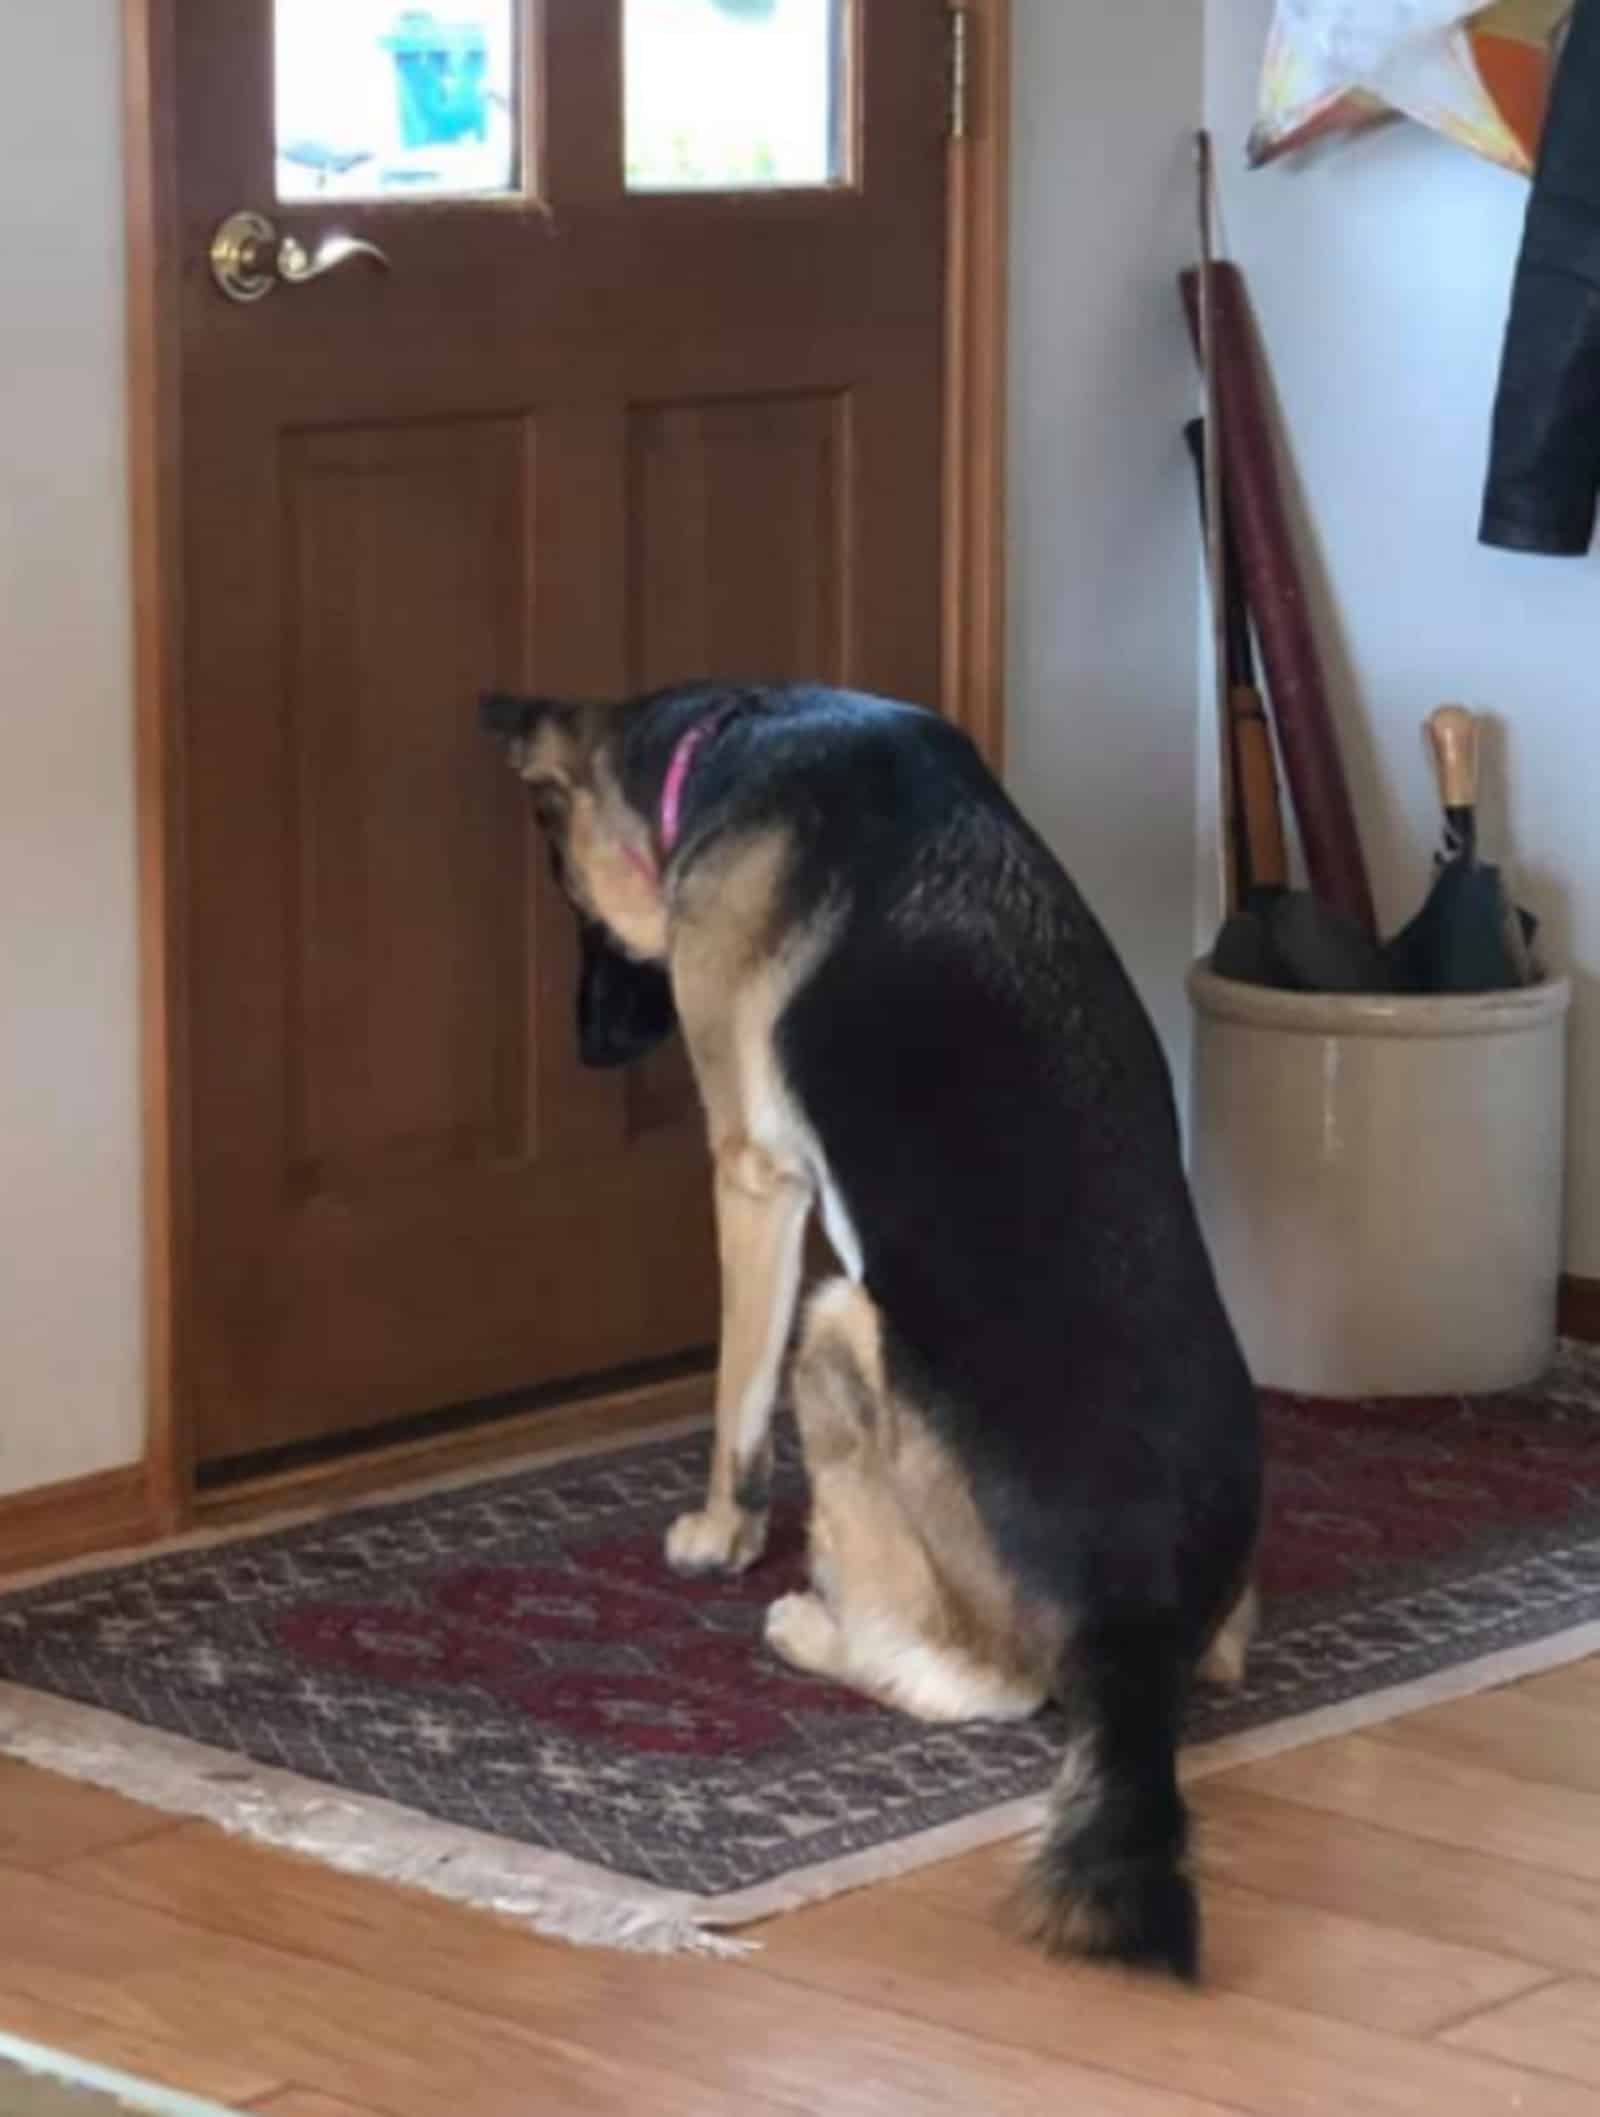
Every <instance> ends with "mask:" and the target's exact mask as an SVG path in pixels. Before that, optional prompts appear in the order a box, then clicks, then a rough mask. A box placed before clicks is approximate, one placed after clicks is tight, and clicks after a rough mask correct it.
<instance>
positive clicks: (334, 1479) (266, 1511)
mask: <svg viewBox="0 0 1600 2117" xmlns="http://www.w3.org/2000/svg"><path fill="white" fill-rule="evenodd" d="M711 1396H712V1376H711V1371H710V1369H709V1368H708V1369H707V1370H706V1371H705V1372H704V1373H703V1374H699V1373H697V1374H691V1375H683V1376H679V1377H677V1378H675V1379H674V1380H672V1381H670V1382H655V1383H650V1384H647V1385H644V1386H641V1387H638V1388H634V1389H626V1390H613V1391H611V1392H609V1393H608V1394H606V1395H605V1396H597V1397H589V1398H585V1399H583V1400H581V1401H579V1402H576V1403H573V1404H570V1405H554V1406H549V1407H547V1408H545V1409H542V1410H537V1411H527V1412H519V1413H514V1414H512V1415H511V1416H509V1417H505V1418H497V1419H495V1420H494V1421H493V1422H492V1423H491V1424H486V1425H482V1426H468V1427H463V1428H461V1429H460V1430H459V1431H457V1432H453V1433H443V1434H434V1435H431V1436H430V1437H429V1438H428V1439H426V1440H420V1441H402V1442H398V1443H396V1444H395V1445H393V1446H391V1447H388V1448H383V1447H375V1448H371V1449H363V1450H362V1451H361V1453H360V1454H358V1455H347V1456H340V1457H338V1458H336V1459H334V1460H331V1461H328V1462H325V1463H311V1464H307V1465H304V1466H303V1467H301V1468H298V1469H295V1470H286V1471H283V1472H281V1473H279V1474H278V1475H276V1476H272V1477H261V1478H254V1479H251V1480H250V1481H249V1482H248V1483H241V1484H238V1485H230V1486H228V1487H226V1488H224V1489H222V1490H218V1491H214V1492H202V1493H200V1494H198V1495H197V1497H196V1500H195V1504H194V1510H193V1523H194V1526H195V1527H197V1528H202V1529H218V1528H225V1527H228V1526H230V1525H232V1524H233V1523H236V1522H251V1521H256V1520H259V1519H261V1518H263V1517H266V1516H270V1515H275V1514H283V1513H286V1512H294V1511H296V1510H298V1509H300V1508H302V1507H324V1506H327V1507H334V1506H342V1505H344V1504H345V1503H346V1502H348V1501H351V1500H360V1499H370V1498H373V1497H382V1495H383V1494H385V1493H389V1492H395V1493H398V1492H400V1491H401V1490H402V1489H404V1488H406V1487H410V1486H416V1485H419V1484H425V1483H427V1482H428V1481H429V1480H431V1479H433V1478H439V1479H446V1478H452V1477H457V1476H460V1475H462V1474H463V1473H466V1472H471V1471H478V1470H482V1471H493V1470H494V1469H495V1468H496V1467H497V1466H498V1465H505V1466H507V1467H510V1466H511V1465H512V1464H514V1463H526V1462H527V1461H528V1460H529V1459H530V1458H537V1457H538V1456H540V1455H543V1454H545V1453H547V1452H548V1453H552V1454H553V1453H554V1452H556V1451H557V1450H566V1449H571V1448H582V1447H585V1446H588V1445H589V1444H591V1443H593V1444H594V1445H596V1446H601V1445H606V1446H620V1445H621V1444H622V1443H624V1442H626V1441H632V1440H642V1439H644V1438H645V1436H646V1435H648V1434H650V1433H652V1432H654V1431H655V1429H656V1428H657V1427H660V1426H667V1425H671V1424H673V1423H674V1422H676V1421H678V1420H682V1419H687V1418H692V1417H693V1416H694V1415H695V1414H696V1413H698V1412H705V1413H707V1414H708V1415H709V1412H710V1409H711Z"/></svg>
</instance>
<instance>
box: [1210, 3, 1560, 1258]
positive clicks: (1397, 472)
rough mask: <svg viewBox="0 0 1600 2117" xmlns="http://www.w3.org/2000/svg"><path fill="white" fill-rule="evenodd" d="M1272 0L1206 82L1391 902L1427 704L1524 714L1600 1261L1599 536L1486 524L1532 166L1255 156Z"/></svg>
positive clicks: (1546, 905) (1523, 860) (1367, 818)
mask: <svg viewBox="0 0 1600 2117" xmlns="http://www.w3.org/2000/svg"><path fill="white" fill-rule="evenodd" d="M1270 15H1271V0H1209V4H1208V7H1207V27H1208V49H1207V54H1206V108H1207V116H1208V122H1209V123H1210V124H1211V126H1212V127H1213V129H1214V131H1215V133H1216V135H1217V139H1218V152H1219V158H1220V163H1221V167H1222V170H1223V172H1224V217H1225V222H1226V235H1227V241H1228V245H1229V248H1230V249H1231V252H1232V254H1233V255H1234V256H1235V257H1236V258H1237V259H1238V261H1239V263H1240V264H1241V265H1242V267H1243V268H1244V271H1245V273H1246V275H1247V278H1248V281H1249V285H1250V291H1251V295H1252V298H1253V301H1254V304H1255V308H1256V313H1257V317H1258V320H1259V322H1260V325H1261V327H1262V331H1263V334H1264V337H1265V341H1266V346H1267V353H1268V358H1269V361H1270V363H1271V367H1272V372H1273V377H1274V380H1275V383H1276V386H1277V391H1278V395H1279V399H1280V401H1281V405H1282V409H1283V414H1284V419H1285V422H1286V426H1287V430H1288V433H1289V435H1290V436H1291V446H1292V453H1293V458H1294V464H1295V468H1296V470H1297V472H1298V477H1299V482H1300V485H1301V487H1302V489H1303V492H1304V496H1305V499H1306V502H1307V506H1308V511H1309V515H1310V519H1311V522H1312V524H1313V525H1314V534H1315V546H1316V549H1317V553H1318V556H1319V559H1320V568H1321V572H1322V576H1323V592H1324V616H1325V617H1327V618H1328V619H1329V623H1328V624H1327V625H1326V626H1325V628H1324V632H1325V637H1327V638H1328V639H1329V641H1330V643H1331V644H1332V646H1333V647H1334V650H1335V651H1334V656H1333V666H1332V675H1333V678H1334V683H1335V690H1336V702H1337V705H1338V708H1339V711H1340V715H1341V727H1342V732H1343V736H1344V741H1345V748H1346V755H1347V758H1348V759H1349V760H1350V762H1351V764H1352V767H1353V780H1354V793H1355V797H1356V800H1357V803H1358V805H1359V809H1360V814H1361V820H1362V825H1363V829H1364V833H1365V837H1366V841H1367V846H1368V856H1369V858H1370V859H1371V861H1372V863H1373V867H1374V871H1375V880H1376V884H1377V888H1378V892H1379V896H1380V899H1381V909H1382V911H1383V912H1384V913H1385V915H1386V916H1387V918H1388V919H1389V920H1391V921H1393V920H1397V919H1398V918H1400V917H1401V916H1402V915H1404V914H1405V913H1407V912H1408V911H1409V909H1410V908H1411V906H1412V904H1413V902H1414V901H1415V899H1416V896H1417V893H1418V891H1419V889H1420V887H1421V886H1422V884H1423V882H1424V880H1425V877H1426V852H1427V849H1428V848H1429V846H1430V845H1431V842H1432V838H1433V833H1434V831H1435V827H1436V825H1435V818H1436V811H1435V809H1434V807H1433V795H1432V787H1431V782H1430V780H1429V777H1428V775H1427V772H1426V770H1425V767H1424V762H1423V757H1422V749H1421V738H1420V735H1419V733H1418V729H1419V725H1420V722H1421V720H1422V718H1423V716H1424V715H1425V714H1426V713H1427V712H1429V711H1430V710H1431V709H1432V708H1433V707H1434V706H1435V705H1438V704H1440V703H1442V702H1444V701H1445V700H1447V699H1455V700H1460V701H1461V702H1463V703H1465V704H1469V705H1472V706H1474V707H1475V708H1478V709H1480V710H1482V711H1485V712H1491V713H1494V714H1496V715H1498V716H1501V718H1502V720H1503V723H1504V726H1503V731H1502V734H1503V745H1504V763H1503V776H1504V783H1505V809H1504V810H1503V812H1502V814H1501V817H1500V818H1499V819H1498V822H1499V827H1500V835H1502V836H1503V842H1504V844H1505V845H1507V846H1508V847H1509V848H1510V850H1511V852H1512V853H1513V855H1514V857H1515V861H1516V870H1517V876H1518V880H1519V884H1520V885H1521V887H1522V891H1523V894H1524V896H1525V898H1526V900H1527V901H1528V902H1529V904H1530V905H1531V906H1532V907H1533V908H1534V909H1535V910H1536V911H1537V912H1538V913H1539V914H1540V916H1541V917H1542V919H1543V920H1544V921H1545V925H1546V932H1547V935H1548V939H1549V946H1550V954H1551V956H1552V958H1553V960H1554V962H1555V963H1556V964H1557V965H1558V966H1560V967H1562V968H1567V969H1571V970H1573V971H1574V972H1575V973H1576V978H1577V984H1578V1011H1577V1020H1576V1023H1575V1029H1574V1038H1573V1047H1572V1054H1573V1085H1572V1094H1571V1100H1570V1132H1569V1140H1570V1144H1569V1244H1568V1266H1569V1269H1570V1270H1572V1271H1574V1272H1578V1273H1582V1274H1585V1275H1600V985H1597V977H1600V838H1597V832H1596V826H1595V821H1594V816H1595V801H1596V793H1597V789H1600V558H1595V557H1590V558H1589V559H1586V560H1583V561H1572V560H1559V559H1537V558H1526V557H1518V556H1514V555H1512V554H1509V553H1504V552H1496V551H1490V550H1487V549H1484V548H1483V547H1481V546H1479V545H1478V543H1477V542H1476V534H1477V521H1478V503H1479V498H1480V495H1481V490H1482V482H1483V474H1484V467H1485V463H1486V459H1487V448H1488V436H1489V418H1490V411H1491V407H1492V403H1493V395H1494V385H1495V377H1496V373H1497V368H1498V362H1499V355H1500V345H1501V338H1502V333H1503V330H1504V324H1505V315H1506V306H1507V300H1508V295H1509V288H1510V279H1511V272H1512V268H1513V264H1514V262H1515V257H1516V250H1517V244H1518V240H1519V237H1520V234H1521V228H1522V217H1523V214H1524V212H1525V210H1526V205H1527V199H1528V187H1527V185H1526V183H1525V182H1523V181H1522V180H1520V179H1518V178H1515V177H1512V176H1509V175H1507V174H1505V173H1503V172H1501V171H1499V170H1496V169H1494V168H1491V167H1490V166H1489V165H1488V164H1487V163H1484V162H1482V161H1481V160H1478V159H1477V158H1475V157H1473V156H1470V155H1468V154H1466V153H1465V152H1463V151H1462V150H1460V149H1458V148H1453V147H1450V146H1448V145H1447V144H1445V143H1444V142H1443V141H1441V140H1439V139H1437V138H1435V137H1433V136H1432V135H1430V134H1427V133H1425V132H1423V131H1422V130H1421V129H1420V128H1417V127H1413V126H1404V127H1398V126H1397V127H1394V128H1391V129H1390V130H1389V131H1387V132H1385V133H1383V134H1380V135H1377V136H1374V137H1371V138H1369V139H1367V140H1364V141H1359V142H1355V143H1352V144H1347V145H1344V146H1341V147H1336V148H1333V149H1330V150H1325V151H1323V152H1321V153H1320V154H1317V155H1315V156H1313V157H1311V158H1309V159H1308V160H1306V161H1304V162H1303V163H1301V164H1300V165H1299V166H1287V165H1281V164H1280V165H1277V166H1274V167H1271V168H1268V169H1265V170H1259V171H1255V172H1250V171H1247V170H1246V169H1245V167H1244V165H1243V142H1244V137H1245V134H1246V132H1247V130H1248V128H1249V124H1250V119H1251V115H1252V112H1253V109H1254V103H1255V90H1256V77H1257V69H1258V67H1259V64H1260V58H1261V52H1262V47H1263V44H1264V41H1265V37H1266V29H1267V23H1268V20H1269V18H1270ZM1334 613H1336V615H1334Z"/></svg>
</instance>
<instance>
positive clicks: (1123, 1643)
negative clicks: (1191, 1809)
mask: <svg viewBox="0 0 1600 2117" xmlns="http://www.w3.org/2000/svg"><path fill="white" fill-rule="evenodd" d="M1187 1673H1188V1664H1187V1660H1186V1658H1185V1656H1184V1655H1183V1653H1182V1651H1181V1648H1180V1646H1179V1642H1178V1638H1177V1633H1176V1627H1175V1625H1174V1624H1173V1623H1172V1621H1171V1620H1170V1619H1168V1618H1167V1617H1164V1616H1157V1615H1154V1614H1145V1613H1137V1614H1129V1615H1124V1616H1118V1617H1111V1618H1108V1619H1105V1620H1102V1621H1099V1622H1091V1623H1089V1624H1087V1625H1086V1626H1085V1627H1084V1628H1083V1629H1081V1630H1079V1631H1077V1632H1075V1633H1074V1634H1073V1636H1072V1638H1071V1640H1070V1641H1069V1643H1068V1646H1067V1649H1066V1652H1065V1655H1064V1657H1063V1662H1062V1682H1061V1693H1062V1700H1063V1703H1064V1705H1065V1706H1066V1710H1067V1715H1068V1729H1069V1733H1068V1744H1069V1746H1068V1750H1067V1756H1066V1760H1065V1762H1064V1764H1063V1767H1062V1770H1061V1775H1060V1777H1059V1778H1058V1779H1057V1781H1056V1783H1055V1786H1054V1788H1053V1789H1052V1791H1051V1794H1050V1805H1049V1813H1048V1817H1047V1820H1046V1823H1045V1828H1044V1834H1043V1837H1042V1838H1041V1839H1040V1841H1039V1843H1038V1845H1037V1846H1036V1847H1035V1849H1034V1851H1033V1853H1032V1856H1031V1858H1030V1861H1029V1865H1028V1869H1027V1873H1026V1876H1025V1878H1024V1881H1023V1886H1022V1892H1021V1896H1020V1898H1019V1901H1018V1905H1017V1914H1018V1919H1019V1922H1020V1924H1021V1926H1022V1929H1023V1931H1024V1932H1025V1934H1026V1935H1027V1936H1028V1938H1029V1939H1031V1940H1033V1941H1035V1942H1036V1943H1037V1944H1038V1945H1039V1946H1041V1947H1043V1948H1044V1949H1045V1950H1046V1951H1047V1952H1048V1953H1050V1954H1052V1955H1080V1956H1095V1957H1100V1958H1102V1959H1106V1960H1109V1961H1112V1962H1119V1963H1125V1964H1128V1965H1129V1966H1131V1967H1134V1968H1138V1969H1145V1970H1164V1971H1168V1972H1170V1973H1171V1974H1172V1975H1173V1976H1175V1977H1179V1978H1183V1979H1185V1980H1186V1981H1192V1980H1193V1979H1194V1978H1195V1977H1196V1976H1197V1974H1198V1969H1199V1938H1200V1935H1199V1924H1200V1922H1199V1913H1198V1910H1197V1908H1196V1904H1195V1895H1194V1888H1193V1885H1192V1884H1191V1882H1190V1880H1189V1877H1188V1874H1187V1873H1186V1872H1185V1868H1184V1858H1185V1854H1186V1851H1187V1846H1188V1817H1187V1814H1186V1812H1185V1809H1184V1805H1183V1797H1182V1795H1181V1794H1180V1793H1179V1791H1178V1772H1177V1746H1178V1738H1179V1733H1180V1728H1181V1722H1182V1715H1183V1700H1184V1694H1185V1690H1186V1686H1187Z"/></svg>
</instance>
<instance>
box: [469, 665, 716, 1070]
mask: <svg viewBox="0 0 1600 2117" xmlns="http://www.w3.org/2000/svg"><path fill="white" fill-rule="evenodd" d="M480 710H481V715H482V719H483V724H484V726H485V728H486V729H487V730H488V731H489V732H490V733H491V734H493V735H498V736H500V737H501V738H502V739H503V740H504V741H505V743H506V746H507V751H508V755H509V758H510V762H511V766H512V769H513V770H514V771H515V772H516V773H517V774H518V776H519V777H520V778H521V779H522V780H523V781H524V782H525V784H526V785H527V788H528V792H529V796H530V799H531V801H532V805H533V812H534V815H535V817H536V818H537V819H538V822H539V826H540V828H541V829H542V830H543V832H544V834H545V837H546V839H547V841H548V843H549V847H550V860H551V865H552V868H553V869H554V872H555V876H556V879H557V881H558V882H559V883H560V885H561V888H562V890H563V892H564V893H565V895H566V897H567V899H568V901H569V902H570V904H571V905H572V907H573V910H574V911H575V912H576V913H577V916H578V925H579V937H580V941H581V946H582V963H581V968H580V971H579V980H578V1050H579V1055H580V1056H581V1058H582V1059H583V1062H584V1064H585V1065H587V1066H621V1065H626V1064H627V1063H628V1062H629V1061H630V1060H631V1059H636V1058H642V1057H643V1056H644V1054H645V1053H646V1052H648V1051H651V1050H653V1049H654V1048H655V1047H656V1046H657V1045H658V1044H660V1043H662V1042H664V1041H665V1040H666V1038H667V1037H669V1036H670V1035H671V1034H672V1032H673V1030H674V1029H675V1028H676V1026H677V1015H676V1012H675V1010H674V1008H673V1004H672V988H671V985H670V983H669V981H668V978H667V974H666V971H665V969H664V967H663V959H664V957H665V954H666V912H665V907H664V905H663V903H662V898H661V887H660V881H659V878H658V876H657V874H656V863H655V854H654V847H653V844H652V837H651V829H650V825H649V823H648V822H647V820H646V819H644V818H643V817H641V816H639V815H638V813H637V812H636V811H635V810H634V809H633V808H632V807H631V806H630V805H629V804H628V802H627V801H626V800H625V799H624V798H623V795H622V790H621V787H620V785H619V784H618V780H617V774H616V771H615V769H614V766H613V762H612V757H611V747H612V743H613V741H614V739H615V736H616V733H617V724H618V716H619V714H620V713H621V711H622V710H623V709H621V708H606V707H597V706H577V705H568V704H563V703H559V702H557V701H555V700H552V699H539V698H517V697H509V696H507V695H505V694H504V693H495V694H494V695H492V696H490V697H487V698H485V699H484V700H483V702H482V706H481V709H480Z"/></svg>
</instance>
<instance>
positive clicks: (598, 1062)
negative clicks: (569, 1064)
mask: <svg viewBox="0 0 1600 2117" xmlns="http://www.w3.org/2000/svg"><path fill="white" fill-rule="evenodd" d="M579 938H580V946H581V948H582V962H581V965H580V967H579V972H578V1056H579V1057H580V1058H581V1059H582V1060H583V1063H584V1064H585V1065H586V1066H595V1067H603V1066H626V1065H628V1064H630V1063H631V1062H632V1061H633V1060H634V1059H640V1058H643V1057H644V1055H645V1053H646V1052H648V1051H653V1050H654V1049H655V1048H656V1046H657V1045H658V1044H661V1043H664V1042H665V1041H666V1039H667V1038H668V1037H669V1036H671V1034H672V1032H673V1031H674V1030H675V1029H676V1028H677V1026H678V1014H677V1009H676V1008H675V1007H674V1006H673V1004H672V982H671V980H670V979H669V978H668V976H667V974H666V972H665V971H664V970H663V969H662V968H661V966H660V964H659V963H639V962H636V961H635V960H634V958H633V957H632V956H629V955H625V954H624V953H623V951H622V950H621V949H620V948H618V947H616V946H615V945H614V943H613V942H612V941H611V940H610V939H609V938H608V937H607V935H606V931H605V928H604V927H602V926H597V925H595V924H594V922H593V921H592V920H589V919H584V920H582V921H580V936H579Z"/></svg>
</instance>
